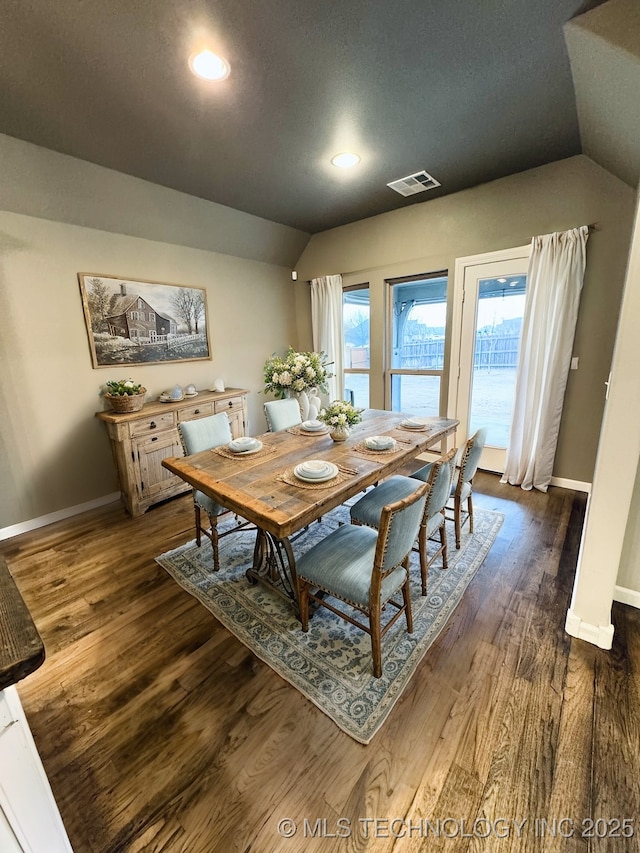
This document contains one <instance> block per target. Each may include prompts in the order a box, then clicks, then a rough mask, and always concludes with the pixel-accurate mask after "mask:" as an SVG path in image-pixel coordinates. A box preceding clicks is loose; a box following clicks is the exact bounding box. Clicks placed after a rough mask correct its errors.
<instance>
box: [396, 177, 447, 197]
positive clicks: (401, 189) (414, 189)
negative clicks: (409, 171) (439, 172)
mask: <svg viewBox="0 0 640 853" xmlns="http://www.w3.org/2000/svg"><path fill="white" fill-rule="evenodd" d="M387 186H388V187H391V189H392V190H395V191H396V192H397V193H400V195H404V196H407V195H415V194H416V193H422V192H424V191H425V190H432V189H434V188H435V187H439V186H440V184H439V182H438V181H436V179H435V178H432V177H431V175H430V174H429V173H428V172H416V173H415V175H407V177H406V178H400V179H399V180H397V181H391V183H390V184H387Z"/></svg>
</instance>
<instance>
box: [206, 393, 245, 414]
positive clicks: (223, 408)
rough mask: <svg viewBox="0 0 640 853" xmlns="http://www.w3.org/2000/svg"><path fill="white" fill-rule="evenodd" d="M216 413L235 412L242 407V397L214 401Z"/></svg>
mask: <svg viewBox="0 0 640 853" xmlns="http://www.w3.org/2000/svg"><path fill="white" fill-rule="evenodd" d="M213 405H214V407H215V412H216V414H217V413H218V412H230V411H231V412H236V411H238V409H242V407H243V406H244V397H229V398H228V399H227V400H216V402H215V403H214V404H213Z"/></svg>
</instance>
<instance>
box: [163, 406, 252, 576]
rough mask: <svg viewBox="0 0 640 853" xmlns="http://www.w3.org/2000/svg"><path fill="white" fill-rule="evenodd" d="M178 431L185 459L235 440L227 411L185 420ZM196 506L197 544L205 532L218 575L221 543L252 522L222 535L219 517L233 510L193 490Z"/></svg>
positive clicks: (242, 521) (226, 531)
mask: <svg viewBox="0 0 640 853" xmlns="http://www.w3.org/2000/svg"><path fill="white" fill-rule="evenodd" d="M178 431H179V433H180V439H181V441H182V447H183V449H184V454H185V456H191V454H192V453H200V452H201V451H202V450H212V449H213V448H214V447H220V446H221V445H223V444H228V443H229V442H230V441H231V439H232V435H231V427H230V425H229V418H228V417H227V413H226V412H220V413H219V414H217V415H210V416H209V417H206V418H197V419H196V420H193V421H182V422H181V423H179V424H178ZM193 506H194V510H195V522H196V543H197V545H198V548H199V547H200V544H201V542H202V534H203V533H204V535H205V536H206V537H207V538H208V539H210V540H211V545H212V547H213V569H214V571H216V572H217V571H218V570H219V568H220V555H219V545H218V543H219V540H220V539H221V538H222V537H223V536H227V535H228V534H229V533H235V532H236V531H238V530H243V529H244V528H247V527H249V524H250V523H249V522H248V521H244V520H241V521H239V523H238V524H237V525H236V526H235V527H232V528H230V529H229V530H225V531H224V532H223V533H220V532H219V531H218V518H219V517H220V516H221V515H225V514H226V513H228V512H231V510H228V509H227V508H226V507H224V506H221V505H220V504H219V503H216V501H214V500H213V499H212V498H210V497H208V496H207V495H205V494H204V492H199V491H198V490H197V489H194V490H193ZM203 510H204V512H205V513H206V514H207V517H208V519H209V525H210V527H209V529H207V528H206V527H204V526H203V525H202V511H203ZM236 518H238V516H236Z"/></svg>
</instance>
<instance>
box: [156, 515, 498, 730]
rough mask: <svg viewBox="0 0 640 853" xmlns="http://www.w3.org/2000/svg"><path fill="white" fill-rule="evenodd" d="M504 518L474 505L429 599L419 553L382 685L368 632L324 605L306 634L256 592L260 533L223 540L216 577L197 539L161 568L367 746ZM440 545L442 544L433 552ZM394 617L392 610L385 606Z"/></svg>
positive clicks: (333, 520)
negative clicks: (409, 622)
mask: <svg viewBox="0 0 640 853" xmlns="http://www.w3.org/2000/svg"><path fill="white" fill-rule="evenodd" d="M348 520H349V514H348V508H346V507H344V506H342V507H338V509H336V510H333V511H332V512H330V513H328V514H327V515H326V516H325V517H324V518H323V520H322V523H321V524H312V525H311V527H310V528H309V529H308V531H307V532H306V533H304V534H303V535H302V536H300V537H299V538H298V539H297V540H296V541H295V543H294V552H296V553H302V552H303V551H304V550H306V549H308V548H309V547H311V545H313V544H314V543H315V542H317V541H318V540H319V539H321V538H323V537H324V536H326V535H327V533H328V532H329V531H330V530H331V529H334V528H335V527H337V526H338V523H339V522H343V523H344V522H347V523H348ZM502 521H503V516H502V515H501V514H500V513H497V512H491V511H488V510H482V509H477V508H474V533H473V535H470V534H469V533H468V525H467V526H465V527H464V528H463V530H464V531H465V532H463V538H462V547H461V548H460V550H459V551H458V550H456V548H455V539H454V533H453V524H451V529H449V522H447V535H448V542H449V543H450V545H449V568H448V569H447V571H442V569H440V568H439V566H440V561H439V560H436V562H435V566H432V567H431V569H430V571H429V579H428V594H427V596H426V597H423V596H422V595H421V594H420V569H419V564H418V555H417V553H415V552H414V553H413V556H412V572H411V576H412V609H413V621H414V632H413V634H407V632H406V622H405V620H404V618H403V617H401V618H400V619H399V620H398V621H397V622H396V624H395V625H394V626H393V628H392V629H391V630H390V631H389V633H388V634H387V635H386V636H385V637H384V638H383V641H382V642H383V645H382V664H383V673H382V678H374V677H373V674H372V664H371V641H370V638H369V636H368V634H365V633H364V632H363V631H360V630H359V629H357V628H355V627H354V626H352V625H350V624H349V623H348V622H346V621H344V620H343V619H340V618H339V617H337V616H335V615H334V614H332V613H331V612H330V611H328V610H327V609H326V608H324V607H321V608H319V609H318V610H317V611H316V613H315V614H314V615H313V618H312V619H311V620H310V623H309V632H308V633H307V634H303V633H302V630H301V628H300V622H299V621H298V620H297V618H296V616H295V615H294V612H293V608H292V606H291V605H289V604H288V602H287V601H285V600H284V599H283V598H281V597H280V596H279V595H277V593H275V592H274V591H273V590H271V589H269V588H268V587H265V586H264V585H263V584H258V585H256V586H251V585H250V584H249V582H248V581H247V579H246V577H245V570H246V569H247V568H248V567H249V566H250V565H251V560H252V556H253V544H254V539H255V532H251V531H248V532H241V533H237V534H231V535H230V536H228V537H225V538H224V539H222V541H221V546H222V547H221V549H220V563H221V569H220V571H219V572H217V573H216V572H214V571H213V556H212V552H211V546H210V543H209V542H208V541H205V542H204V543H203V545H202V548H198V547H197V546H196V544H195V540H194V541H193V542H189V543H188V544H186V545H183V546H181V547H180V548H176V549H174V550H173V551H169V552H167V553H166V554H162V555H161V556H160V557H157V558H156V560H157V562H158V563H159V564H160V565H161V566H162V567H163V568H164V569H166V570H167V572H169V574H170V575H171V576H172V577H173V578H174V579H175V580H176V581H177V582H178V583H179V584H180V586H182V587H183V588H184V589H185V590H187V592H189V593H191V595H193V596H195V597H196V598H197V599H198V600H199V601H200V602H201V603H202V604H204V606H205V607H206V608H207V609H208V610H210V611H211V613H213V615H214V616H215V617H216V618H217V619H219V620H220V622H222V624H223V625H224V626H225V627H226V628H228V630H229V631H231V633H232V634H234V635H235V636H236V637H237V638H238V639H239V640H240V641H241V642H242V643H244V644H245V645H246V646H248V647H249V648H250V649H251V651H252V652H253V653H254V654H255V655H257V656H258V657H259V658H260V659H261V660H263V661H264V662H265V663H267V664H268V665H269V666H270V667H271V668H272V669H274V670H275V671H276V672H277V673H278V674H279V675H281V676H282V677H283V678H284V679H285V680H286V681H288V682H289V683H290V684H292V685H293V686H294V687H296V688H297V689H298V690H299V691H300V692H301V693H303V694H304V695H305V696H306V697H307V698H308V699H310V700H311V701H312V702H313V703H314V704H315V705H317V706H318V708H320V709H321V710H322V711H323V712H324V713H325V714H327V715H328V716H329V717H330V718H331V719H332V720H333V721H334V722H335V723H336V724H337V725H338V726H339V727H340V728H341V729H343V731H345V732H346V733H347V734H349V735H350V736H351V737H352V738H354V739H355V740H357V741H359V742H360V743H369V741H370V740H371V738H372V737H373V736H374V734H375V733H376V732H377V731H378V729H379V728H380V726H381V725H382V724H383V722H384V721H385V719H386V718H387V716H388V714H389V713H390V711H391V709H392V708H393V706H394V704H395V702H396V701H397V700H398V698H399V697H400V695H401V693H402V691H403V689H404V688H405V686H406V685H407V683H408V681H409V680H410V678H411V676H412V675H413V673H414V672H415V669H416V667H417V665H418V663H419V662H420V660H421V659H422V658H423V656H424V654H425V653H426V651H427V650H428V648H429V646H430V645H431V644H432V643H433V641H434V640H435V639H436V637H437V636H438V634H439V633H440V632H441V631H442V629H443V627H444V626H445V624H446V622H447V620H448V619H449V617H450V615H451V613H452V612H453V610H454V609H455V607H456V605H457V604H458V602H459V601H460V599H461V598H462V595H463V593H464V591H465V589H466V588H467V586H468V585H469V583H470V581H471V579H472V578H473V576H474V574H475V572H476V571H477V570H478V568H479V567H480V565H481V564H482V561H483V560H484V558H485V556H486V555H487V553H488V551H489V549H490V548H491V545H492V544H493V542H494V540H495V538H496V535H497V533H498V530H499V529H500V525H501V524H502ZM434 547H435V546H434ZM388 609H389V610H391V611H392V612H393V610H394V608H388Z"/></svg>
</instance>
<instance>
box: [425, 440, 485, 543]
mask: <svg viewBox="0 0 640 853" xmlns="http://www.w3.org/2000/svg"><path fill="white" fill-rule="evenodd" d="M486 440H487V430H486V429H485V428H484V427H483V428H482V429H479V430H478V431H477V432H475V433H474V434H473V435H472V436H471V438H469V439H467V442H466V444H465V445H464V447H463V448H462V450H461V452H460V453H459V454H458V455H459V461H458V462H457V465H458V474H457V476H455V477H454V482H453V485H452V486H451V496H450V498H449V501H451V502H453V522H454V527H455V533H456V548H459V547H460V541H461V536H462V526H463V525H464V524H465V523H466V522H467V520H468V521H469V532H470V533H473V499H472V493H473V478H474V477H475V475H476V472H477V470H478V465H479V464H480V456H481V455H482V450H483V448H484V445H485V442H486ZM428 468H429V466H428V465H425V467H424V468H420V470H419V471H415V472H414V473H413V474H412V475H411V476H412V477H417V478H418V479H419V480H422V479H425V475H424V473H423V472H425V470H426V469H428ZM465 501H466V502H467V509H466V511H465V510H464V509H463V504H464V502H465Z"/></svg>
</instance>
